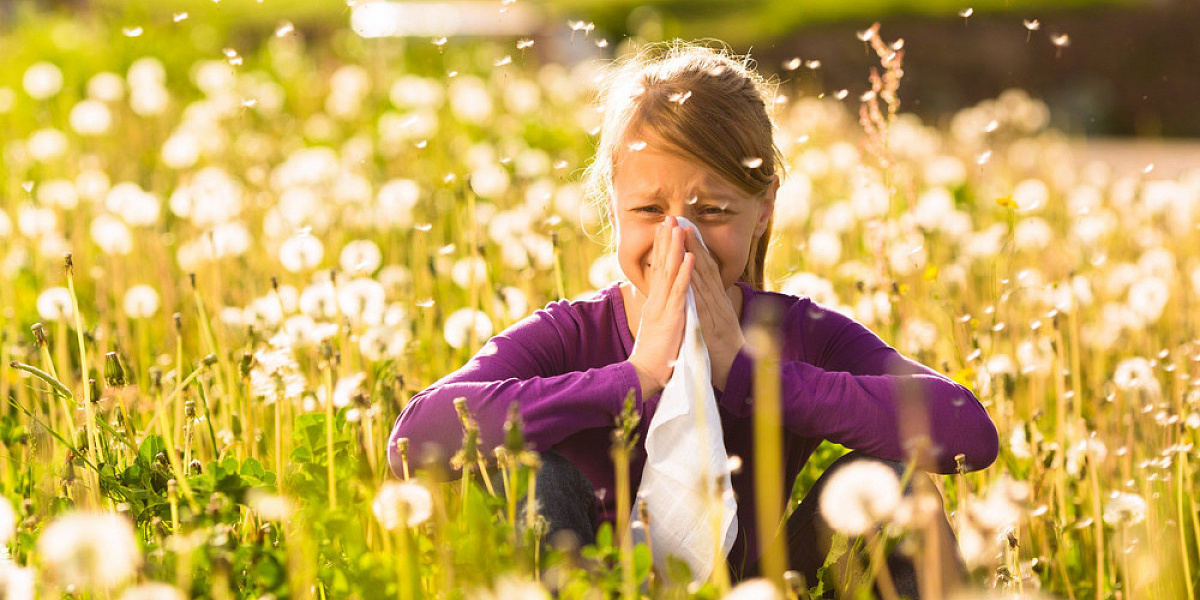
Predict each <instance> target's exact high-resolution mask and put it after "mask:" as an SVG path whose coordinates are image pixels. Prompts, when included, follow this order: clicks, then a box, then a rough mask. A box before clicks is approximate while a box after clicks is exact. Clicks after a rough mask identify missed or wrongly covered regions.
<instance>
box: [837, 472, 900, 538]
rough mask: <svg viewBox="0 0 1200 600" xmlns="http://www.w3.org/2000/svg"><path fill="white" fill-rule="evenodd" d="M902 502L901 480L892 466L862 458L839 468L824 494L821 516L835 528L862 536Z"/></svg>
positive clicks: (848, 533) (889, 514)
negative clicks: (862, 459)
mask: <svg viewBox="0 0 1200 600" xmlns="http://www.w3.org/2000/svg"><path fill="white" fill-rule="evenodd" d="M899 503H900V481H899V479H898V478H897V477H896V472H895V471H893V470H892V468H891V467H889V466H887V465H884V464H881V463H877V462H872V461H858V462H854V463H851V464H848V465H845V466H844V467H842V468H840V469H838V470H837V471H836V472H834V473H833V475H831V476H830V479H829V482H828V483H827V484H826V486H825V489H824V491H822V493H821V498H820V508H821V515H822V516H823V517H825V520H826V521H827V522H828V523H829V526H830V527H832V528H833V529H834V530H835V531H839V532H842V533H845V534H846V535H852V536H854V535H862V534H865V533H867V532H868V531H869V530H870V529H871V528H872V527H874V526H875V525H876V524H878V523H881V522H884V521H887V520H889V519H890V518H891V517H892V514H893V513H894V511H895V510H896V507H897V506H898V505H899Z"/></svg>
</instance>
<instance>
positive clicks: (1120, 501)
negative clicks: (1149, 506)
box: [1104, 492, 1146, 526]
mask: <svg viewBox="0 0 1200 600" xmlns="http://www.w3.org/2000/svg"><path fill="white" fill-rule="evenodd" d="M1145 520H1146V500H1145V499H1143V498H1142V497H1141V496H1138V495H1137V494H1130V493H1127V492H1114V493H1113V495H1112V496H1111V497H1109V499H1108V502H1105V503H1104V522H1105V523H1107V524H1109V525H1114V526H1118V525H1136V524H1138V523H1141V522H1142V521H1145Z"/></svg>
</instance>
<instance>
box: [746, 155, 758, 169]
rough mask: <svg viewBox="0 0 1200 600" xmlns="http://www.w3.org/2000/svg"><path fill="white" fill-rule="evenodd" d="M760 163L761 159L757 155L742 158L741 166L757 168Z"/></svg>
mask: <svg viewBox="0 0 1200 600" xmlns="http://www.w3.org/2000/svg"><path fill="white" fill-rule="evenodd" d="M762 164H763V159H761V158H759V157H757V156H751V157H747V158H744V159H742V166H743V167H746V168H747V169H757V168H759V167H761V166H762Z"/></svg>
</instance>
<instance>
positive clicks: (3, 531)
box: [0, 498, 17, 546]
mask: <svg viewBox="0 0 1200 600" xmlns="http://www.w3.org/2000/svg"><path fill="white" fill-rule="evenodd" d="M16 531H17V513H16V511H14V510H13V507H12V504H9V502H8V498H0V546H4V545H5V544H7V543H8V540H10V539H12V536H13V534H14V533H16Z"/></svg>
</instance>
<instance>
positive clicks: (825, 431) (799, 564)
mask: <svg viewBox="0 0 1200 600" xmlns="http://www.w3.org/2000/svg"><path fill="white" fill-rule="evenodd" d="M603 102H604V109H605V121H604V124H603V128H602V133H601V136H600V144H599V148H598V150H597V153H596V157H595V160H594V162H593V164H592V165H591V166H590V168H589V170H588V173H587V177H588V183H589V186H590V188H591V190H592V192H593V196H594V197H595V198H596V199H598V200H599V201H600V202H601V203H602V205H603V206H604V207H605V208H606V209H607V212H608V218H609V222H610V224H611V225H612V227H613V231H614V233H615V246H616V253H617V257H618V262H619V264H620V267H621V271H622V272H623V274H624V275H625V277H626V278H627V280H626V281H622V282H618V283H613V284H612V285H610V286H608V287H606V288H604V289H602V290H600V291H599V292H597V293H596V294H595V295H594V296H592V297H591V298H588V299H586V300H580V301H574V302H571V301H566V300H561V301H558V302H554V303H551V304H549V305H547V306H546V308H545V309H543V310H539V311H537V312H536V313H534V314H533V315H531V316H529V317H527V318H525V319H524V320H522V321H521V322H519V323H517V324H516V325H513V326H512V327H510V328H509V329H508V330H506V331H504V332H503V333H501V334H499V335H497V336H495V337H494V338H492V339H491V340H490V341H488V342H487V344H486V345H485V346H484V347H483V348H482V349H481V350H480V351H479V353H478V354H476V355H475V356H474V357H473V358H472V359H471V360H470V361H469V362H468V363H467V364H466V365H464V366H463V367H462V368H461V369H459V370H458V371H456V372H454V373H451V374H450V375H448V376H446V377H444V378H443V379H441V380H440V381H438V382H436V383H434V384H433V385H431V386H430V387H429V388H428V389H426V390H425V391H423V392H421V393H420V394H417V395H416V396H414V397H413V398H412V400H411V401H410V403H409V404H408V405H407V406H406V407H405V409H404V411H403V412H402V414H401V415H400V416H399V418H398V419H397V421H396V426H395V429H394V431H393V432H392V436H391V440H392V441H393V442H394V441H395V440H396V439H398V438H408V440H409V443H410V446H409V447H410V449H411V450H410V454H409V460H410V461H411V462H412V463H413V464H422V463H423V461H425V460H428V459H429V458H430V457H431V456H434V453H436V454H437V455H438V456H441V457H443V460H444V459H445V457H449V456H451V455H452V454H453V453H454V452H456V451H457V450H458V449H459V447H460V446H461V443H462V435H463V431H462V427H461V425H460V424H459V420H458V417H457V415H456V413H455V409H454V405H453V402H454V399H455V398H458V397H463V398H466V406H467V408H468V409H469V410H470V412H471V413H472V414H473V415H474V417H475V419H476V420H477V421H478V423H479V428H480V432H479V434H480V446H481V448H480V449H481V450H482V451H483V452H484V453H485V455H486V456H490V454H491V453H490V451H491V449H492V448H493V447H495V446H496V445H499V444H501V443H502V442H503V423H504V420H505V417H506V413H507V411H508V408H509V405H510V404H514V403H515V404H516V405H517V406H518V407H519V412H520V416H521V418H522V420H523V421H524V424H525V435H526V439H527V441H528V442H530V443H531V444H532V445H533V446H534V449H535V450H537V451H539V452H542V453H543V461H544V467H543V469H542V471H541V474H540V475H539V482H538V486H537V489H538V492H539V498H538V501H539V502H540V503H541V504H542V508H543V513H544V514H546V516H547V518H548V520H549V521H550V527H551V532H554V531H557V530H567V531H571V532H572V533H574V534H575V535H576V536H578V537H579V538H580V541H581V542H583V543H585V544H586V543H589V542H592V541H594V533H595V527H596V525H597V523H598V521H599V520H604V521H610V522H611V521H614V520H615V515H614V509H615V506H614V505H615V499H614V498H613V496H614V494H613V493H612V490H613V489H614V473H613V465H612V463H611V460H610V458H609V452H608V449H609V445H610V433H611V432H612V430H613V427H614V422H615V419H616V417H617V415H618V414H620V412H621V410H622V407H623V404H624V399H625V398H626V395H627V394H628V393H629V392H630V391H631V390H632V391H633V393H634V397H635V400H636V409H637V411H638V412H639V413H640V415H641V421H640V426H639V427H640V432H639V433H640V435H639V436H638V439H639V440H644V439H645V433H646V428H647V426H648V425H649V423H650V421H651V418H652V417H653V415H654V412H655V408H656V406H657V403H658V394H659V392H661V391H662V389H663V386H664V385H666V383H667V381H668V380H669V379H670V376H671V373H672V370H673V361H674V360H675V358H676V357H677V356H678V355H679V349H680V343H681V340H682V339H683V332H684V323H685V306H686V304H685V302H686V294H687V290H688V288H689V287H690V288H691V289H692V291H693V292H694V294H695V298H696V305H697V310H698V314H699V317H700V324H701V329H702V332H703V336H704V341H705V343H706V345H707V347H708V351H709V354H710V359H711V365H712V373H711V378H712V385H713V388H714V392H715V395H716V398H717V402H718V410H719V413H720V416H721V424H722V428H723V432H724V440H725V446H726V448H727V450H728V453H729V454H730V455H731V456H732V455H736V456H739V457H741V458H742V459H743V464H744V465H745V466H744V468H743V469H742V470H741V471H740V472H738V473H735V474H733V475H732V476H731V477H732V485H733V488H734V492H735V494H736V497H737V501H738V522H739V523H740V527H739V534H738V537H737V540H736V542H735V544H734V547H733V549H732V551H731V552H730V554H729V557H728V559H729V564H730V569H731V571H732V573H733V574H734V576H735V578H738V579H741V578H744V577H746V576H749V575H751V574H754V573H756V570H757V561H758V558H759V557H758V556H757V553H758V546H759V545H758V541H757V540H756V539H755V537H756V529H757V526H756V524H755V498H754V490H753V481H754V464H755V461H754V445H753V431H752V429H751V411H752V409H753V404H754V382H753V377H752V375H753V372H754V358H753V356H754V353H753V352H752V351H751V350H750V348H748V347H747V343H746V338H745V336H744V335H743V325H744V324H746V323H748V322H750V321H752V320H753V319H754V318H755V317H754V315H765V314H768V313H772V314H775V315H778V316H780V317H781V318H779V320H778V322H779V327H780V328H781V331H780V334H781V336H782V356H781V361H782V373H781V377H782V380H783V385H782V389H783V394H784V396H783V423H782V425H783V427H784V451H785V456H784V465H785V472H784V473H780V476H783V477H785V478H786V479H784V481H785V482H787V485H785V486H784V489H785V491H790V488H791V485H790V483H791V482H792V481H794V479H795V478H796V476H797V474H798V473H799V472H800V469H801V468H802V467H803V466H804V464H805V462H806V461H807V460H808V458H809V456H810V455H811V454H812V452H813V451H814V450H815V449H816V448H817V446H818V445H819V444H820V443H821V441H822V440H830V441H832V442H836V443H839V444H842V445H843V446H846V447H847V448H850V449H852V450H855V451H857V452H855V453H852V454H851V455H849V457H848V458H847V459H846V460H844V461H841V462H842V463H844V462H847V461H852V460H864V459H867V460H883V461H891V463H892V464H899V463H904V462H906V461H908V460H909V459H910V452H909V451H910V450H911V448H909V447H906V439H905V438H904V437H902V435H901V426H900V425H901V424H900V421H901V419H900V417H901V415H902V414H909V413H912V412H914V411H923V412H924V414H925V415H926V416H927V422H928V427H927V430H928V437H929V441H930V444H929V445H928V448H929V451H928V452H927V453H926V455H925V456H926V457H927V459H926V460H925V461H924V463H923V464H921V465H920V466H921V467H923V468H925V469H927V470H933V471H936V472H939V473H952V472H954V471H955V467H956V461H955V457H956V456H959V455H961V457H965V462H966V465H967V466H968V468H973V469H978V468H983V467H986V466H987V465H989V464H991V463H992V461H993V460H995V457H996V453H997V451H998V442H997V434H996V429H995V427H994V426H993V424H992V422H991V419H990V418H989V417H988V414H987V412H986V411H985V410H984V408H983V407H982V406H981V405H980V403H979V402H978V400H976V399H975V397H974V396H973V395H972V393H971V392H970V391H969V390H968V389H966V388H964V387H963V386H960V385H958V384H956V383H954V382H953V381H951V380H950V379H948V378H946V377H944V376H942V375H940V374H938V373H936V372H934V371H933V370H931V369H929V368H927V367H925V366H922V365H920V364H917V363H915V362H913V361H911V360H909V359H907V358H905V357H904V356H901V355H900V354H899V353H898V352H897V351H896V350H894V349H892V348H891V347H889V346H888V345H887V344H885V343H884V342H883V341H882V340H880V338H879V337H877V336H876V335H875V334H873V333H872V332H870V331H869V330H867V328H865V327H864V326H862V325H860V324H859V323H857V322H855V321H854V320H852V319H850V318H848V317H845V316H843V315H841V314H839V313H837V312H834V311H832V310H829V309H827V308H825V307H822V306H820V305H818V304H816V303H814V302H813V301H811V300H810V299H808V298H797V297H793V296H788V295H784V294H779V293H772V292H767V291H764V290H763V289H762V285H763V263H764V260H765V257H766V251H767V247H768V245H769V244H768V242H769V239H770V233H771V223H772V214H773V211H774V207H775V197H776V193H777V192H778V190H779V183H780V171H781V170H782V165H781V163H782V157H781V154H780V152H779V150H778V148H777V147H776V146H775V144H774V141H773V129H774V126H773V123H772V121H771V118H770V116H769V114H768V110H767V107H768V105H769V104H768V103H769V100H767V90H766V84H765V83H764V81H763V79H762V78H761V77H760V76H759V75H758V74H757V73H755V72H754V71H752V70H751V69H749V68H748V67H747V66H746V65H745V64H743V63H740V62H737V61H735V60H733V59H731V58H730V57H729V56H727V55H726V54H724V53H722V52H718V51H714V50H711V49H708V48H704V47H696V46H692V45H686V44H683V45H675V46H672V47H670V48H668V49H667V50H666V52H664V53H659V55H658V56H652V55H650V54H643V55H641V56H639V57H636V58H634V59H632V60H630V61H628V62H626V63H624V64H622V65H620V66H618V67H617V68H615V69H614V70H613V74H612V78H611V80H610V82H609V84H608V85H607V86H606V89H605V92H604V96H603ZM677 216H685V217H687V218H688V219H689V220H691V221H692V222H693V223H695V224H696V226H697V227H698V228H699V230H700V234H702V236H703V240H704V243H705V244H706V245H707V251H705V249H704V248H703V246H701V244H700V242H699V240H698V239H697V237H696V234H695V232H693V231H691V230H687V231H688V233H685V229H684V228H682V227H680V225H679V224H678V223H677V222H676V219H675V217H677ZM906 409H912V410H908V411H907V412H906ZM389 447H390V448H391V453H390V457H391V461H392V463H391V464H392V467H393V469H394V470H396V471H397V472H399V467H400V465H399V464H398V461H399V456H398V453H397V452H396V446H395V444H394V443H393V444H392V445H391V446H389ZM644 460H645V453H644V449H643V448H642V447H641V444H640V443H639V447H638V448H636V449H635V452H634V456H633V461H632V465H631V472H632V474H633V477H632V478H633V481H632V482H631V485H632V487H633V489H637V487H638V483H639V480H640V475H641V472H642V465H643V464H644ZM901 468H902V467H901ZM543 477H544V480H543ZM543 481H545V483H543ZM821 485H822V483H818V487H817V489H820V486H821ZM543 492H544V494H543ZM593 494H594V496H593ZM815 496H816V493H811V494H810V495H809V499H807V500H806V501H805V502H804V503H803V504H802V506H801V507H800V509H798V510H796V511H794V513H793V515H792V517H791V518H790V519H789V522H788V528H787V530H788V531H787V533H788V537H789V540H788V546H789V547H790V558H789V560H790V565H791V568H794V569H799V570H801V571H802V572H803V573H805V574H806V575H807V576H808V581H809V582H813V581H814V579H813V576H814V575H815V573H816V568H817V567H818V566H820V564H821V562H822V561H823V559H824V554H823V553H822V552H817V551H814V550H813V548H815V547H817V545H815V544H814V543H812V542H813V541H814V540H812V539H811V536H814V535H818V533H816V532H818V531H821V530H824V529H825V528H824V527H823V525H822V524H821V522H820V516H819V514H817V512H816V511H815V505H816V504H815V503H816V500H815V498H814V497H815ZM594 498H599V502H598V503H597V502H596V501H595V500H594ZM772 500H773V501H778V502H784V501H785V499H783V498H778V499H772ZM944 529H945V530H946V531H947V532H948V531H949V529H948V527H945V528H944ZM893 574H894V575H896V576H897V577H898V578H899V577H901V576H902V575H899V574H896V573H893ZM901 587H904V586H903V585H902V586H901ZM901 591H902V592H904V591H906V590H901ZM909 593H910V595H911V594H914V593H915V590H913V591H910V592H909Z"/></svg>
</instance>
